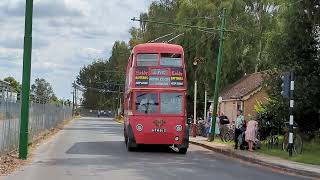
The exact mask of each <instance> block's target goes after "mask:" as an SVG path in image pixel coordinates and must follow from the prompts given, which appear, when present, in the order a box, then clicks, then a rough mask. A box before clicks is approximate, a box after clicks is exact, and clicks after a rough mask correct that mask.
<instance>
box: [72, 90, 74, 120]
mask: <svg viewBox="0 0 320 180" xmlns="http://www.w3.org/2000/svg"><path fill="white" fill-rule="evenodd" d="M72 116H74V90H73V92H72Z"/></svg>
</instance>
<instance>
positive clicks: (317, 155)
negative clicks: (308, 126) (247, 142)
mask: <svg viewBox="0 0 320 180" xmlns="http://www.w3.org/2000/svg"><path fill="white" fill-rule="evenodd" d="M257 152H260V153H263V154H267V155H271V156H276V157H280V158H282V159H287V160H291V161H295V162H300V163H305V164H313V165H320V143H319V142H317V141H312V142H307V143H304V144H303V152H302V154H296V153H293V156H292V157H289V153H288V152H285V151H283V150H282V149H281V147H278V148H273V149H268V148H267V147H266V145H263V146H262V148H261V149H260V150H258V151H257Z"/></svg>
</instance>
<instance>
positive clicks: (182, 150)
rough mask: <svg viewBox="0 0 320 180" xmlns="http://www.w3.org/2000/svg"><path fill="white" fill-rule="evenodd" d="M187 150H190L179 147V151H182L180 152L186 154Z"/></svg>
mask: <svg viewBox="0 0 320 180" xmlns="http://www.w3.org/2000/svg"><path fill="white" fill-rule="evenodd" d="M187 151H188V148H180V149H179V153H180V154H186V153H187Z"/></svg>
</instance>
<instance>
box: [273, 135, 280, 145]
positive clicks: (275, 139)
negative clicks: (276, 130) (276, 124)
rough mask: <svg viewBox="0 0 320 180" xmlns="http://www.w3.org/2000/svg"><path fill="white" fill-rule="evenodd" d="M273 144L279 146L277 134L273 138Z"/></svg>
mask: <svg viewBox="0 0 320 180" xmlns="http://www.w3.org/2000/svg"><path fill="white" fill-rule="evenodd" d="M273 146H274V147H276V148H279V138H278V137H277V136H275V137H274V139H273Z"/></svg>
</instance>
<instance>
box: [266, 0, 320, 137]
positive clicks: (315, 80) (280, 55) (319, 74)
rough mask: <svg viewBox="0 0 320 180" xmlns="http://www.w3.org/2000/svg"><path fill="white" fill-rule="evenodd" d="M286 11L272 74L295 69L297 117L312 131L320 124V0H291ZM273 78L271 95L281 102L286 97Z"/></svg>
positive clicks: (274, 48)
mask: <svg viewBox="0 0 320 180" xmlns="http://www.w3.org/2000/svg"><path fill="white" fill-rule="evenodd" d="M290 2H291V1H290ZM283 11H284V12H283V15H282V19H281V20H282V24H283V26H282V28H281V29H280V30H279V31H278V32H277V33H274V34H273V36H272V39H271V42H270V45H269V50H268V51H269V52H270V54H269V58H270V60H271V62H272V64H273V65H274V66H273V67H274V69H275V70H274V71H273V72H279V73H272V76H271V78H273V79H279V78H280V74H281V73H282V72H284V71H293V72H294V73H295V76H296V79H295V91H294V92H295V96H294V97H295V121H296V122H297V123H298V125H299V128H300V130H302V131H303V132H304V133H305V134H309V135H312V133H313V132H315V131H317V130H319V128H320V119H319V110H320V104H319V97H320V88H319V87H320V81H319V79H320V69H319V67H320V60H319V57H320V54H319V44H320V42H319V40H318V41H317V38H319V26H320V23H319V22H320V14H319V12H320V2H319V1H317V0H310V1H298V2H291V3H289V4H288V5H287V6H285V7H283ZM273 82H274V83H271V85H270V87H271V89H270V92H269V94H270V96H271V97H272V98H273V99H274V100H276V101H278V102H279V103H280V102H282V101H285V100H284V99H282V97H281V96H280V91H281V90H280V83H277V81H273ZM287 106H288V105H287ZM278 113H280V112H278Z"/></svg>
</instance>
